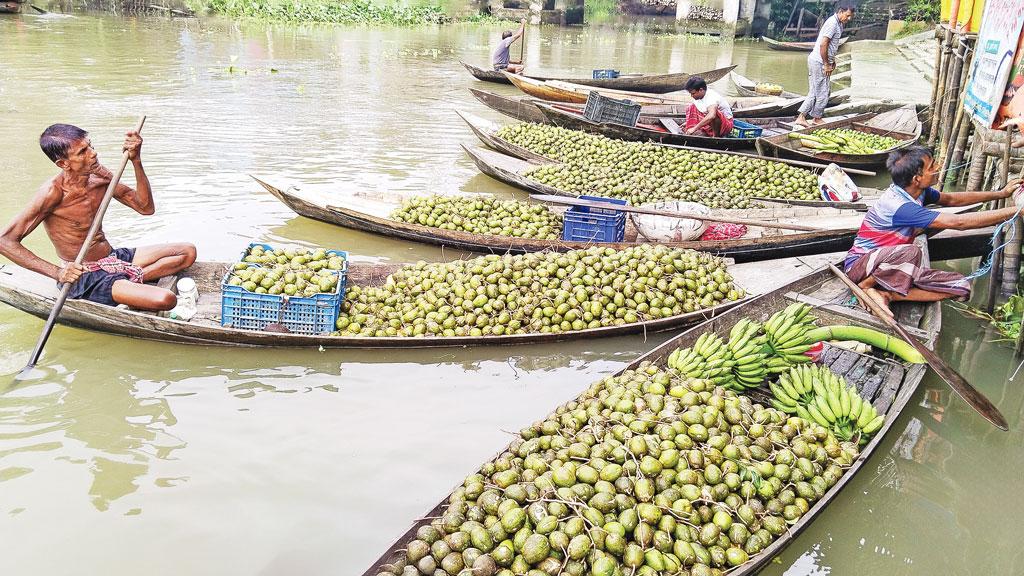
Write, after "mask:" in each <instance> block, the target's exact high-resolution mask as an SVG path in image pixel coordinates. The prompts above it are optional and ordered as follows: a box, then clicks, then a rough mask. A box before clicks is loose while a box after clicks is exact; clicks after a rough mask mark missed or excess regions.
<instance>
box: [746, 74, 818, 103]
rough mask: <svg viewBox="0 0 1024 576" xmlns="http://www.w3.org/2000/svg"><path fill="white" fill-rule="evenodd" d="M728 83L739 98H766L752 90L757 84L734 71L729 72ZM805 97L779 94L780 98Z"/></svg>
mask: <svg viewBox="0 0 1024 576" xmlns="http://www.w3.org/2000/svg"><path fill="white" fill-rule="evenodd" d="M729 83H730V84H732V87H733V90H736V93H737V94H739V95H740V96H766V94H762V93H760V92H758V91H756V90H754V87H755V86H757V82H755V81H753V80H751V79H750V78H747V77H746V76H743V75H742V74H740V73H739V72H736V71H735V70H734V71H732V72H729ZM805 96H806V94H797V93H796V92H790V91H788V90H783V91H782V93H781V94H779V97H780V98H804V97H805Z"/></svg>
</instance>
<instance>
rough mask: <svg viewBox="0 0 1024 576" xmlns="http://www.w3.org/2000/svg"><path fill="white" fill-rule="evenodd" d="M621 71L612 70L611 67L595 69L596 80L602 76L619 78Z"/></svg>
mask: <svg viewBox="0 0 1024 576" xmlns="http://www.w3.org/2000/svg"><path fill="white" fill-rule="evenodd" d="M618 77H619V71H618V70H612V69H611V68H602V69H600V70H594V80H597V79H600V78H618Z"/></svg>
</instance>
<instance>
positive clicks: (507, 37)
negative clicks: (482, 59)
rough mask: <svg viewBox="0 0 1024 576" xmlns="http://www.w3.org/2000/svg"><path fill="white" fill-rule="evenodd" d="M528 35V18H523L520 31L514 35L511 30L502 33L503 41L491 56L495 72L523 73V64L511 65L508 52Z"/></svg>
mask: <svg viewBox="0 0 1024 576" xmlns="http://www.w3.org/2000/svg"><path fill="white" fill-rule="evenodd" d="M524 33H526V18H523V22H522V24H520V25H519V30H517V31H516V32H515V33H514V34H513V33H512V31H511V30H505V31H504V32H502V33H501V41H500V42H498V45H497V46H496V47H495V48H494V53H493V54H491V63H492V64H494V70H495V71H498V72H500V71H502V70H507V71H509V72H511V73H513V74H519V73H521V72H522V71H523V63H522V62H519V63H518V64H509V58H508V50H509V47H511V46H512V43H513V42H515V41H516V40H519V39H520V38H522V37H523V34H524Z"/></svg>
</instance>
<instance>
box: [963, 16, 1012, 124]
mask: <svg viewBox="0 0 1024 576" xmlns="http://www.w3.org/2000/svg"><path fill="white" fill-rule="evenodd" d="M1022 25H1024V2H1021V0H988V1H987V2H986V3H985V16H984V18H983V19H982V21H981V32H979V33H978V42H977V44H976V45H975V53H974V60H973V61H972V62H971V71H970V74H969V75H968V80H967V93H966V94H965V96H964V107H965V108H966V110H967V112H969V113H970V114H971V115H972V116H974V118H975V119H976V120H977V121H978V122H980V123H981V124H984V125H986V126H991V125H992V124H993V123H994V121H995V117H996V111H997V108H998V107H999V105H1000V103H1001V102H1002V99H1003V92H1004V88H1005V87H1006V81H1007V79H1008V78H1009V77H1010V67H1011V66H1013V56H1014V53H1015V52H1016V51H1017V42H1018V40H1020V30H1021V26H1022Z"/></svg>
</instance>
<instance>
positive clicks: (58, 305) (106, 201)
mask: <svg viewBox="0 0 1024 576" xmlns="http://www.w3.org/2000/svg"><path fill="white" fill-rule="evenodd" d="M145 123H146V117H145V116H143V117H142V118H140V119H139V124H138V125H137V126H136V127H135V131H136V132H141V131H142V125H143V124H145ZM126 166H128V151H127V150H126V151H125V152H124V154H123V155H122V157H121V165H120V166H119V167H118V168H117V172H114V174H113V176H111V178H110V184H108V185H107V191H106V193H104V194H103V200H102V201H101V202H100V206H99V208H98V209H97V210H96V216H94V217H93V219H92V226H90V227H89V232H88V233H87V234H86V235H85V240H83V241H82V247H81V248H80V249H79V250H78V256H77V257H76V258H75V264H81V263H82V261H83V260H85V254H86V252H88V251H89V247H90V246H91V245H92V239H93V237H95V236H96V232H97V231H98V230H99V229H100V224H102V223H103V215H104V214H105V213H106V212H107V206H109V205H110V200H111V198H113V197H114V190H115V189H117V184H118V182H120V181H121V175H122V174H124V169H125V167H126ZM69 292H71V284H61V285H60V294H59V295H58V296H57V300H56V301H55V302H54V303H53V310H50V317H49V318H47V319H46V325H45V326H43V333H42V334H40V335H39V342H37V343H36V348H35V350H33V351H32V356H31V357H29V360H28V364H27V365H26V366H25V368H23V369H22V370H21V372H20V373H19V374H18V378H22V377H24V376H25V375H26V374H27V373H28V371H29V370H31V369H32V368H33V367H34V366H35V365H36V362H38V361H39V357H40V356H41V355H42V354H43V347H44V346H46V340H47V339H48V338H49V337H50V332H52V331H53V325H54V324H55V323H56V321H57V316H58V315H60V311H61V309H63V308H64V302H66V301H67V299H68V293H69Z"/></svg>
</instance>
